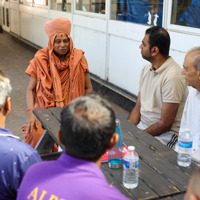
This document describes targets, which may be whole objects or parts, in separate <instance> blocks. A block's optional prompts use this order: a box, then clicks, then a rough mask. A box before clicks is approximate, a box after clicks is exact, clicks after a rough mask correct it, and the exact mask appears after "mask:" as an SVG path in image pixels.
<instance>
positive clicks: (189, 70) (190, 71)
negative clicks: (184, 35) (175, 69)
mask: <svg viewBox="0 0 200 200" xmlns="http://www.w3.org/2000/svg"><path fill="white" fill-rule="evenodd" d="M195 55H196V54H195V52H190V53H188V54H187V55H186V56H185V60H184V63H183V70H182V74H183V75H184V76H185V79H186V81H187V84H188V86H192V87H194V88H196V89H198V88H199V87H200V69H198V70H196V69H195Z"/></svg>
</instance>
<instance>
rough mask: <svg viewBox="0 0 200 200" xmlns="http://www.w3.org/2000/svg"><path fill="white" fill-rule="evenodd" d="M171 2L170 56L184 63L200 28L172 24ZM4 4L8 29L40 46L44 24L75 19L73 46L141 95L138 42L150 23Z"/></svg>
mask: <svg viewBox="0 0 200 200" xmlns="http://www.w3.org/2000/svg"><path fill="white" fill-rule="evenodd" d="M0 1H1V0H0ZM11 1H13V0H11ZM171 2H172V1H171V0H169V1H167V2H166V1H165V8H164V12H165V18H164V19H163V26H164V27H165V28H166V29H167V30H168V31H169V34H170V36H171V49H170V55H171V56H173V58H174V59H175V60H176V61H177V63H179V64H180V65H181V66H182V63H183V60H184V56H185V53H186V52H187V51H188V50H189V49H190V48H192V47H194V46H198V45H199V44H200V29H194V28H189V27H183V26H175V25H171V24H170V13H171V10H170V8H171ZM1 6H5V7H8V8H9V9H10V29H9V28H6V30H7V31H10V30H11V31H12V32H14V33H15V34H17V35H19V36H21V37H22V38H24V39H26V40H28V41H30V42H32V43H34V44H36V45H39V46H41V47H46V46H47V44H48V37H47V36H46V34H45V31H44V25H45V23H46V22H47V21H48V20H50V19H53V18H55V17H58V16H62V17H67V18H68V19H69V20H70V21H71V22H72V31H71V36H72V38H73V41H74V46H75V47H76V48H80V49H83V50H84V51H85V56H86V58H87V61H88V64H89V69H90V72H92V73H93V74H95V75H96V76H98V77H100V78H101V79H103V80H106V81H108V82H110V83H112V84H115V85H116V86H118V87H120V88H122V89H124V90H127V91H128V92H131V93H132V94H135V95H137V94H138V86H139V77H140V72H141V69H142V67H143V66H144V65H145V64H147V61H145V60H144V59H143V58H142V57H141V53H140V49H139V45H140V44H141V41H142V39H143V37H144V34H145V30H146V29H147V28H148V26H145V25H139V24H134V23H130V22H122V21H114V20H109V12H107V13H108V14H107V15H100V14H95V13H86V12H81V11H74V10H73V9H72V13H66V12H61V11H54V10H50V9H49V8H48V7H45V8H41V7H33V6H30V5H29V6H28V5H21V4H16V3H15V4H14V3H13V2H10V3H5V1H2V2H1ZM166 6H167V7H166ZM107 7H108V5H107ZM72 8H73V5H72ZM3 28H4V27H3Z"/></svg>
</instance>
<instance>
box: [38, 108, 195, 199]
mask: <svg viewBox="0 0 200 200" xmlns="http://www.w3.org/2000/svg"><path fill="white" fill-rule="evenodd" d="M61 110H62V108H48V109H36V110H34V114H35V115H36V117H37V118H38V119H39V121H40V122H41V124H42V125H43V127H44V128H45V129H46V130H47V132H48V133H49V135H50V136H51V137H52V138H53V140H54V141H55V142H57V143H58V144H59V145H61V144H60V142H59V141H58V138H57V132H58V130H59V127H60V113H61ZM115 115H116V118H117V119H119V120H120V122H121V123H120V124H121V129H122V133H123V143H124V145H125V146H130V145H132V146H135V148H136V151H137V153H138V155H139V157H140V161H139V184H138V187H137V188H135V189H126V188H124V187H123V184H122V173H123V169H122V168H121V169H110V168H109V167H108V164H107V163H103V164H102V166H101V169H102V171H103V173H104V175H105V176H106V178H107V180H108V182H109V184H111V185H114V186H115V187H116V188H118V189H119V190H120V191H121V192H122V193H123V194H124V195H126V196H127V197H129V198H130V199H183V196H184V192H185V191H186V188H187V184H188V180H189V178H190V176H191V174H192V173H193V171H194V170H195V168H196V167H197V165H196V164H195V163H192V164H191V166H190V167H186V168H184V167H180V166H178V164H177V153H176V152H175V151H174V150H172V149H170V148H169V147H167V146H165V145H163V144H161V143H160V142H159V141H158V140H157V139H155V138H154V137H152V136H151V135H149V134H147V133H145V132H144V131H141V130H140V129H138V128H137V127H136V126H134V125H133V124H131V123H130V122H128V121H127V119H126V118H125V117H123V116H121V115H120V114H119V113H115ZM42 142H43V141H41V143H42Z"/></svg>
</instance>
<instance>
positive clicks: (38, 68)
mask: <svg viewBox="0 0 200 200" xmlns="http://www.w3.org/2000/svg"><path fill="white" fill-rule="evenodd" d="M44 29H45V32H46V34H47V35H48V37H49V42H48V47H46V48H43V49H40V50H39V51H37V53H36V54H35V56H34V59H32V60H31V61H30V64H29V66H28V68H27V69H26V73H27V74H28V75H29V76H30V82H29V85H28V88H27V95H26V102H27V113H28V117H27V121H26V124H24V125H23V127H22V131H23V133H24V142H26V143H28V144H30V145H31V146H32V147H35V146H36V144H37V142H38V141H39V139H40V137H41V136H42V134H43V132H44V129H42V127H41V124H40V123H39V121H38V120H37V119H36V117H35V116H34V114H33V109H36V108H49V107H62V106H65V105H67V104H68V103H69V102H70V101H72V100H73V99H75V98H77V97H79V96H81V95H84V94H89V93H92V91H93V89H92V85H91V81H90V77H89V70H88V64H87V60H86V58H85V56H84V52H83V51H82V50H80V49H75V48H73V41H72V39H71V36H70V32H71V22H70V21H69V20H68V19H66V18H63V17H57V18H55V19H53V20H51V21H49V22H47V23H46V24H45V28H44Z"/></svg>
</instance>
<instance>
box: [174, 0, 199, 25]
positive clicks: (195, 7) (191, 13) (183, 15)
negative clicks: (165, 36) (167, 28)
mask: <svg viewBox="0 0 200 200" xmlns="http://www.w3.org/2000/svg"><path fill="white" fill-rule="evenodd" d="M199 13H200V0H173V4H172V14H171V24H177V25H182V26H190V27H195V28H200V17H199Z"/></svg>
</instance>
